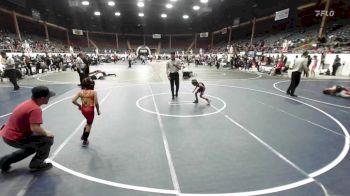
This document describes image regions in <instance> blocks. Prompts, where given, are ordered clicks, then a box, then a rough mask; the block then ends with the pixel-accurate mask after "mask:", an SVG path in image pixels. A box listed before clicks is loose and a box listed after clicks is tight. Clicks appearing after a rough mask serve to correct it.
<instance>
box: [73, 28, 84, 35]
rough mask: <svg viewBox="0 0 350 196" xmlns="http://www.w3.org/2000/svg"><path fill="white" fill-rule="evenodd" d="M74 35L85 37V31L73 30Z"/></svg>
mask: <svg viewBox="0 0 350 196" xmlns="http://www.w3.org/2000/svg"><path fill="white" fill-rule="evenodd" d="M72 31H73V34H74V35H84V33H83V30H80V29H72Z"/></svg>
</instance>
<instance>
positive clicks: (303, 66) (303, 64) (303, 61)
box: [286, 51, 309, 97]
mask: <svg viewBox="0 0 350 196" xmlns="http://www.w3.org/2000/svg"><path fill="white" fill-rule="evenodd" d="M308 54H309V53H308V52H307V51H305V52H304V53H303V54H302V56H301V58H298V59H296V60H295V64H294V67H293V70H292V77H291V82H290V85H289V87H288V90H287V92H286V93H287V95H290V96H293V97H297V95H295V94H294V91H295V89H296V88H297V87H298V85H299V83H300V78H301V73H302V72H303V71H305V73H308V72H309V68H308V67H307V65H308Z"/></svg>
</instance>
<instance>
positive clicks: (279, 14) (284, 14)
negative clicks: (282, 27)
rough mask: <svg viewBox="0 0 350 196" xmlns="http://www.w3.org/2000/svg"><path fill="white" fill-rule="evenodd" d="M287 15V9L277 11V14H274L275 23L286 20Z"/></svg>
mask: <svg viewBox="0 0 350 196" xmlns="http://www.w3.org/2000/svg"><path fill="white" fill-rule="evenodd" d="M288 15H289V8H288V9H285V10H281V11H278V12H276V15H275V21H277V20H282V19H285V18H288Z"/></svg>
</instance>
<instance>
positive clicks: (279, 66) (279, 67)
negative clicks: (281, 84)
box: [271, 59, 285, 75]
mask: <svg viewBox="0 0 350 196" xmlns="http://www.w3.org/2000/svg"><path fill="white" fill-rule="evenodd" d="M284 67H285V66H284V63H283V61H282V59H279V60H278V62H277V64H276V66H275V67H274V69H272V70H271V75H277V74H282V70H283V69H284Z"/></svg>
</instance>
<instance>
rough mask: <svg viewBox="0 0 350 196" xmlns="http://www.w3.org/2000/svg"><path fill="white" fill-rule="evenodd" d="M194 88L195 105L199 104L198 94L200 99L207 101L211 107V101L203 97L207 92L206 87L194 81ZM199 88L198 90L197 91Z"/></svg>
mask: <svg viewBox="0 0 350 196" xmlns="http://www.w3.org/2000/svg"><path fill="white" fill-rule="evenodd" d="M192 84H193V86H195V88H194V90H193V91H192V92H195V96H196V100H194V102H193V103H198V95H197V94H198V93H200V94H199V97H200V98H202V99H204V100H206V101H207V102H208V105H210V100H209V99H208V98H206V97H203V94H204V91H205V86H204V84H203V83H202V82H198V81H197V80H196V79H193V80H192ZM197 88H198V89H197Z"/></svg>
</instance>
